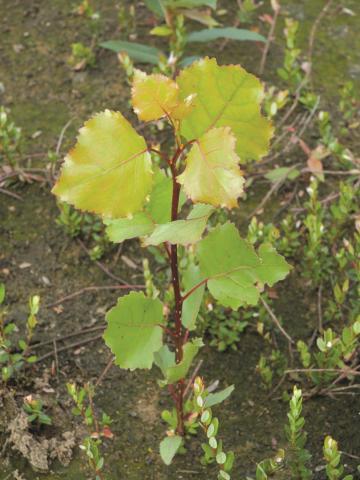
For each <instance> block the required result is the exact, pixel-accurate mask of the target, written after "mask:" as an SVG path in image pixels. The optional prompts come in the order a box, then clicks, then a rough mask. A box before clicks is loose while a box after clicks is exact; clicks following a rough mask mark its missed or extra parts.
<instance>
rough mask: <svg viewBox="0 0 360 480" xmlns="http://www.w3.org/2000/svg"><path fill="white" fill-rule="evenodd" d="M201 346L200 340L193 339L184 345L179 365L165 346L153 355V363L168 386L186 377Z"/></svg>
mask: <svg viewBox="0 0 360 480" xmlns="http://www.w3.org/2000/svg"><path fill="white" fill-rule="evenodd" d="M202 346H203V342H202V340H201V338H195V339H194V340H192V341H191V342H188V343H186V344H185V346H184V349H183V358H182V360H181V362H179V363H175V353H174V352H171V351H170V350H169V348H168V347H167V346H164V347H162V348H161V349H160V350H159V351H158V352H156V353H155V355H154V357H155V363H156V365H157V366H158V367H159V368H160V370H161V371H162V373H163V375H164V377H165V379H166V382H167V383H168V384H173V383H176V382H177V381H178V380H180V379H182V378H185V377H186V375H187V373H188V371H189V368H190V366H191V363H192V361H193V359H194V358H195V357H196V355H197V353H198V351H199V349H200V348H201V347H202Z"/></svg>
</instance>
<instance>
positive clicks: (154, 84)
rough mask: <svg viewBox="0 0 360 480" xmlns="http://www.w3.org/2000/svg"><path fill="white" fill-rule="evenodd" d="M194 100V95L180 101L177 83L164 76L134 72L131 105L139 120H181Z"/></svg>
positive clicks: (191, 106)
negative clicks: (167, 118)
mask: <svg viewBox="0 0 360 480" xmlns="http://www.w3.org/2000/svg"><path fill="white" fill-rule="evenodd" d="M194 98H195V96H194V95H189V96H188V97H186V98H184V99H183V100H180V98H179V87H178V85H177V83H176V82H174V80H171V79H170V78H168V77H165V75H161V74H153V75H147V74H146V73H145V72H142V71H141V70H136V71H135V75H134V81H133V87H132V104H133V107H134V111H135V113H136V114H137V116H138V117H139V119H140V120H144V121H145V122H149V121H151V120H158V119H159V118H162V117H171V118H172V119H174V120H181V119H183V118H184V117H185V116H186V115H188V113H189V112H190V111H191V109H192V108H193V106H194Z"/></svg>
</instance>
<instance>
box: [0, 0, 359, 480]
mask: <svg viewBox="0 0 360 480" xmlns="http://www.w3.org/2000/svg"><path fill="white" fill-rule="evenodd" d="M24 3H25V5H24ZM109 3H110V2H109ZM223 3H226V2H223ZM229 3H230V2H229ZM287 3H288V4H289V9H290V10H291V9H294V8H295V9H298V10H297V12H298V15H301V11H300V7H299V6H294V2H287ZM297 3H299V2H297ZM300 3H301V2H300ZM313 3H314V4H319V3H320V2H313ZM353 3H354V5H355V2H353ZM354 5H353V6H354ZM0 10H1V11H3V12H5V18H4V19H3V22H4V24H6V25H7V31H5V33H4V34H3V37H4V42H2V46H1V47H0V48H1V50H0V56H1V64H2V65H4V66H5V72H4V75H3V76H2V78H1V81H2V82H3V83H4V85H5V87H6V91H5V98H4V100H5V103H6V104H8V105H10V106H11V107H12V110H13V113H14V115H15V117H16V120H17V122H18V123H19V124H20V125H21V126H23V127H24V131H25V134H26V136H27V138H28V142H27V151H29V152H33V153H36V152H38V151H43V150H47V148H48V145H52V146H55V145H56V142H57V138H58V135H59V132H60V130H61V128H62V127H63V125H64V124H65V123H66V122H67V120H68V119H69V118H71V117H75V120H74V122H73V125H72V126H71V127H70V130H69V133H68V134H67V138H68V139H71V138H73V136H74V135H73V134H74V132H75V130H76V128H77V126H78V125H79V124H80V123H82V121H83V120H84V119H85V118H87V116H88V115H89V114H91V113H92V112H94V111H97V110H101V109H103V108H105V107H109V108H113V109H120V106H121V105H124V104H125V103H126V101H127V98H128V92H127V88H126V87H125V86H124V85H125V83H124V82H123V81H121V80H122V78H121V76H122V74H121V73H120V69H119V68H118V65H117V62H116V57H115V56H112V55H111V54H109V53H104V52H100V54H99V56H98V57H99V58H98V64H97V66H96V68H95V69H94V70H93V71H86V72H80V73H74V72H72V71H71V70H70V69H69V68H68V67H67V66H66V56H67V55H68V52H69V45H70V43H72V42H73V41H76V40H77V39H78V37H85V39H86V35H87V33H86V27H85V28H84V26H83V24H82V21H81V19H79V18H76V17H74V15H72V14H71V10H72V5H71V2H67V1H60V0H57V1H54V2H51V7H50V6H49V4H48V2H45V1H43V0H41V1H40V0H38V1H34V2H16V1H14V2H12V4H11V6H9V3H8V2H6V1H5V0H0ZM103 15H104V18H105V19H106V21H105V22H104V28H103V31H102V35H103V36H104V39H106V38H107V37H109V36H110V35H112V34H113V32H114V30H115V26H114V20H113V19H112V14H111V8H110V7H106V8H104V12H103ZM339 28H340V27H339ZM59 30H61V32H62V34H61V35H59ZM26 32H28V33H29V35H24V34H25V33H26ZM44 32H45V33H44ZM346 38H348V37H346ZM344 42H345V41H344ZM346 42H348V40H346ZM346 42H345V43H344V44H343V47H344V45H345V47H347V48H348V43H346ZM14 45H22V46H23V48H22V49H20V51H19V48H17V49H16V50H17V51H19V53H16V52H15V51H14ZM235 48H236V49H237V50H236V55H237V57H238V60H240V61H241V63H244V65H245V66H246V67H248V68H250V69H251V65H252V63H251V62H252V58H253V57H254V56H255V57H256V58H258V56H259V55H258V52H257V51H256V48H255V49H254V47H252V49H243V50H246V54H245V53H243V52H242V48H241V46H240V47H238V46H236V47H233V46H228V47H226V48H225V50H224V52H223V53H222V54H221V59H222V60H223V61H224V62H226V61H227V60H229V59H230V60H231V59H232V55H233V53H234V50H235ZM339 51H340V52H341V48H339ZM354 51H355V55H356V54H357V53H356V49H354ZM358 51H359V49H358V50H357V52H358ZM54 52H56V53H55V54H54ZM275 52H276V49H275ZM338 54H339V55H340V56H341V53H338ZM270 61H273V62H274V63H276V58H273V59H270ZM324 61H325V60H324V59H322V62H324ZM342 61H343V62H344V65H345V64H347V60H344V59H342ZM354 61H355V63H356V57H354ZM327 63H329V62H327ZM350 63H351V65H352V67H351V68H352V70H353V71H354V72H355V73H356V69H354V65H353V62H349V64H350ZM357 66H358V67H359V63H358V64H357ZM327 67H328V64H326V68H327ZM321 68H323V69H325V65H324V66H323V67H321ZM344 70H346V69H344ZM337 71H338V70H337ZM325 88H326V87H324V89H325ZM99 92H100V93H99ZM333 92H334V90H331V93H330V95H331V94H332V93H333ZM329 101H331V98H330V99H329ZM36 131H42V134H41V135H40V137H39V138H38V139H37V140H36V141H34V140H32V139H31V135H32V134H33V133H35V132H36ZM66 143H68V144H70V143H72V142H70V141H67V142H66ZM66 143H65V145H64V146H66ZM19 193H20V194H21V195H22V196H23V201H22V202H20V201H16V200H14V199H11V198H8V197H3V196H2V197H0V218H1V224H0V276H1V280H3V281H5V282H6V285H7V291H8V296H7V298H8V304H9V310H10V315H11V317H12V318H13V319H14V320H15V322H16V323H17V324H18V325H19V326H20V327H21V326H23V324H24V323H25V321H26V313H25V310H23V309H22V307H21V305H25V304H26V299H27V298H28V296H29V295H30V294H35V293H39V294H40V295H41V297H42V303H43V305H45V304H48V303H51V302H52V301H55V300H56V299H58V298H60V297H62V296H63V295H66V294H68V293H71V292H74V291H76V290H79V289H80V288H82V287H84V286H88V285H90V284H91V285H104V284H105V285H106V284H107V285H110V284H112V283H113V282H111V280H110V279H109V278H107V277H106V276H105V275H104V274H103V273H102V272H101V271H100V270H99V269H98V268H97V267H96V265H95V264H94V263H93V262H91V261H90V260H89V259H88V258H87V255H86V254H85V253H84V252H83V251H82V250H81V248H80V247H79V245H78V244H77V243H75V242H72V241H71V240H70V239H68V238H67V237H65V236H64V234H63V233H62V232H61V230H60V229H59V228H58V227H57V226H56V224H55V218H56V216H57V209H56V205H55V201H54V199H53V198H52V197H51V196H50V194H49V193H48V188H47V187H41V186H39V185H34V186H31V187H28V186H27V187H23V188H22V189H21V190H20V191H19ZM257 195H259V196H261V192H257ZM255 198H256V197H255ZM255 198H254V199H255ZM254 199H251V201H249V205H248V206H247V207H246V210H248V211H251V210H252V208H251V205H250V204H251V203H253V202H254ZM276 208H277V204H276V203H275V204H274V206H273V209H276ZM240 221H241V219H240ZM123 254H125V255H126V256H128V257H129V258H134V259H136V258H138V257H139V255H140V252H139V248H138V247H137V244H136V243H127V244H126V245H125V248H124V250H123ZM108 260H109V261H112V260H113V258H108ZM29 264H30V265H29ZM116 273H117V275H119V276H121V277H123V278H126V279H127V280H129V281H131V282H133V283H137V282H139V281H140V283H141V281H142V278H141V276H139V272H138V271H137V270H132V269H128V267H126V266H125V265H124V264H123V263H121V262H119V264H118V265H117V267H116ZM281 288H282V290H281V291H280V293H281V294H280V295H279V296H280V300H278V301H277V303H276V311H277V312H278V313H279V314H281V315H282V317H283V318H284V319H285V323H286V328H287V329H288V330H289V331H290V332H291V334H294V335H295V336H296V335H306V334H307V333H309V331H311V330H312V328H313V327H311V322H313V321H314V320H313V315H312V314H311V311H310V309H309V299H308V298H307V297H306V292H305V289H304V288H303V287H302V286H301V285H300V286H299V285H298V284H297V282H296V279H292V280H290V281H288V282H286V285H283V286H282V287H281ZM116 298H117V293H116V292H109V291H107V292H96V293H86V294H84V295H82V296H80V297H78V299H77V300H73V301H69V302H64V303H63V311H59V310H58V313H57V312H56V311H55V310H54V308H42V310H41V313H40V325H39V328H38V332H37V335H38V338H39V340H40V341H42V340H46V339H48V338H52V337H56V336H61V335H66V334H68V333H70V332H74V331H77V330H80V329H82V328H86V327H89V326H90V325H91V326H97V325H99V324H101V323H102V322H103V317H104V312H105V311H106V310H107V309H108V308H109V307H110V306H112V305H113V304H114V303H115V301H116ZM312 302H313V303H315V302H316V300H314V299H312ZM280 345H281V340H280ZM283 347H284V348H286V347H285V346H284V345H283ZM263 348H264V342H263V340H262V339H261V338H260V337H259V336H258V335H256V334H255V333H252V332H251V331H248V332H247V333H245V334H244V335H243V336H242V341H241V343H240V345H239V350H238V351H237V352H231V353H217V352H215V351H214V350H213V349H211V348H209V347H206V348H204V349H203V351H202V353H201V358H202V359H204V364H203V365H204V366H203V367H202V370H201V374H202V375H204V376H205V378H207V380H208V381H209V382H211V381H212V380H216V379H221V380H222V381H223V382H224V386H226V385H230V384H232V383H234V384H235V386H236V390H235V392H234V393H233V395H232V397H231V398H230V399H229V400H228V401H227V402H226V403H225V404H224V406H222V407H220V408H219V410H220V411H219V412H218V416H219V418H220V420H221V430H220V436H221V437H222V438H224V440H225V442H226V446H227V448H229V449H233V450H234V451H235V454H236V457H237V462H236V466H235V470H234V475H235V477H236V478H239V477H240V476H241V477H246V475H253V472H254V470H255V466H256V462H258V461H259V460H261V459H262V458H264V457H266V456H268V455H272V454H273V452H274V450H276V448H277V447H281V445H282V443H283V442H284V435H283V424H284V422H285V421H286V413H285V412H286V408H287V406H285V404H284V403H282V402H281V401H280V400H275V399H274V398H270V399H269V398H268V392H267V391H265V390H264V389H263V388H262V387H261V382H260V378H259V376H258V375H257V374H256V372H255V365H256V363H257V361H258V358H259V354H260V352H261V350H262V349H263ZM45 351H47V350H44V352H45ZM108 359H109V352H108V351H107V349H106V347H105V346H104V344H103V342H102V340H98V341H96V342H95V343H91V344H90V345H87V346H84V347H81V348H78V349H77V350H75V353H74V352H73V351H71V350H69V351H67V352H65V353H61V354H59V370H58V375H57V376H55V377H54V378H52V379H51V380H50V383H51V385H52V386H53V387H54V389H55V391H56V393H53V394H49V398H50V402H52V403H58V405H60V407H61V409H62V410H61V411H62V412H64V416H63V422H64V425H66V428H68V426H69V423H70V421H71V416H70V414H69V411H70V407H69V405H70V404H69V402H68V398H67V396H66V393H65V387H64V384H65V382H66V381H68V380H74V381H79V382H84V381H87V380H96V379H97V378H98V377H99V375H100V374H101V372H102V371H103V369H104V367H105V366H106V364H107V362H108ZM45 366H46V368H47V369H48V370H50V368H51V359H50V360H47V362H44V363H42V364H40V365H39V366H36V367H34V371H33V372H31V371H30V370H29V376H32V375H33V376H34V377H36V376H37V377H41V376H42V375H43V369H44V368H45ZM154 373H155V372H154ZM154 373H152V372H150V373H148V372H144V373H139V372H136V373H131V372H124V371H120V370H119V369H117V368H116V367H113V368H112V369H111V370H110V372H109V373H108V375H107V377H106V378H105V380H104V381H103V383H102V385H101V387H100V388H99V391H98V394H97V402H98V405H99V407H101V408H103V409H104V410H105V411H106V412H107V413H109V414H110V415H111V416H112V417H113V418H114V419H115V423H114V425H113V428H112V430H113V432H114V434H115V438H114V440H113V441H112V442H109V443H108V444H107V445H108V446H107V450H106V452H105V455H106V459H107V462H106V463H107V465H108V466H109V474H110V475H109V478H119V479H122V478H126V479H129V480H137V479H141V478H144V479H156V480H158V479H159V480H162V479H164V480H165V479H169V478H171V479H173V478H176V479H178V478H179V479H180V478H184V479H186V478H200V479H201V478H204V479H205V478H215V476H216V473H215V471H213V470H212V469H211V467H209V468H204V467H202V466H201V465H200V464H199V462H198V461H197V457H199V456H200V454H201V449H200V441H199V440H198V439H196V438H195V439H194V440H193V441H192V442H191V443H190V445H189V449H190V452H189V454H188V455H187V456H186V457H178V458H177V459H176V461H175V462H174V464H173V465H172V466H171V467H165V466H163V465H162V464H161V461H160V459H159V456H158V443H159V439H160V438H161V437H162V434H163V431H164V429H165V426H164V425H161V424H159V423H158V418H159V415H160V412H161V410H162V409H163V408H165V407H167V406H168V405H169V399H168V397H167V395H166V393H165V391H160V393H159V389H158V386H157V384H156V380H155V374H154ZM28 385H31V378H24V379H23V387H22V388H23V390H24V392H26V391H27V390H26V389H27V386H28ZM19 393H20V394H21V393H22V392H19ZM358 398H359V397H357V396H355V397H340V398H339V399H337V400H336V401H334V400H332V399H330V398H319V399H313V400H311V401H310V402H307V403H306V404H305V418H306V421H307V422H306V430H307V431H308V432H309V447H308V448H309V450H310V451H312V453H313V455H314V458H313V461H312V464H313V466H316V465H319V464H321V463H322V460H321V457H322V453H321V445H322V440H323V436H324V435H325V434H328V433H329V434H332V435H334V436H336V438H337V440H338V441H339V443H340V445H341V449H342V450H343V451H345V452H348V453H352V454H355V455H356V454H358V453H359V452H360V435H359V429H358V412H359V410H360V402H359V399H358ZM58 428H59V429H61V423H60V424H59V427H58ZM347 460H348V459H346V461H347ZM349 460H350V459H349ZM10 462H11V463H10V465H5V464H4V465H3V466H0V480H5V478H8V473H9V472H10V471H12V470H13V469H15V468H17V469H18V470H19V471H20V472H22V473H24V475H25V476H26V478H27V479H28V480H31V479H35V478H40V479H49V480H50V479H51V480H56V479H61V478H66V479H68V480H72V479H74V480H75V479H79V480H81V479H86V478H88V474H87V473H86V471H85V470H84V469H83V465H82V462H81V461H80V459H79V458H78V456H76V458H75V459H74V461H73V462H72V463H71V464H70V466H69V467H68V468H63V467H61V466H60V465H58V464H57V463H55V464H54V465H53V472H52V473H49V474H35V473H34V472H32V471H31V469H30V468H29V467H28V466H27V464H26V462H25V461H24V460H23V459H21V458H20V457H18V456H17V455H15V454H14V455H13V456H12V458H11V460H10ZM349 463H351V462H349ZM5 472H6V473H5ZM318 475H319V476H318V477H317V478H319V479H320V478H323V476H322V473H321V472H320V473H319V474H318Z"/></svg>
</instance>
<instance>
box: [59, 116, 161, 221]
mask: <svg viewBox="0 0 360 480" xmlns="http://www.w3.org/2000/svg"><path fill="white" fill-rule="evenodd" d="M152 176H153V174H152V170H151V157H150V154H149V153H148V151H147V146H146V143H145V140H144V138H143V137H141V136H140V135H139V134H138V133H137V132H136V131H135V130H134V129H133V127H132V126H131V125H130V123H129V122H128V121H127V120H126V119H125V118H124V117H123V116H122V115H121V113H119V112H110V111H109V110H106V111H105V112H102V113H98V114H97V115H95V116H94V117H93V118H91V119H90V120H88V121H87V122H86V123H85V126H84V127H83V128H82V129H81V130H80V134H79V136H78V141H77V144H76V146H75V148H74V149H73V150H71V151H70V153H69V154H68V155H67V157H66V158H65V161H64V164H63V167H62V170H61V175H60V178H59V180H58V181H57V183H56V185H55V187H54V188H53V190H52V191H53V193H54V194H55V195H57V196H58V197H59V198H60V200H61V201H64V202H67V203H70V204H72V205H74V206H75V207H77V208H79V209H81V210H85V211H91V212H95V213H98V214H101V215H104V216H106V217H115V218H118V217H126V216H129V215H131V214H133V213H136V212H138V211H139V210H141V209H142V207H143V204H144V202H145V199H146V197H147V195H148V194H149V192H150V190H151V185H152Z"/></svg>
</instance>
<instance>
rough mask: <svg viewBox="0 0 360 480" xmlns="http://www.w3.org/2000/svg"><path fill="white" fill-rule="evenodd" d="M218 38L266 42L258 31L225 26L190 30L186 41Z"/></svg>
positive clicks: (207, 40)
mask: <svg viewBox="0 0 360 480" xmlns="http://www.w3.org/2000/svg"><path fill="white" fill-rule="evenodd" d="M219 38H226V39H229V40H240V41H245V40H250V41H253V42H266V38H265V37H263V36H262V35H260V34H259V33H256V32H252V31H251V30H245V29H242V28H235V27H227V28H206V29H204V30H199V31H196V32H191V33H189V35H188V36H187V41H188V42H211V41H213V40H218V39H219Z"/></svg>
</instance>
